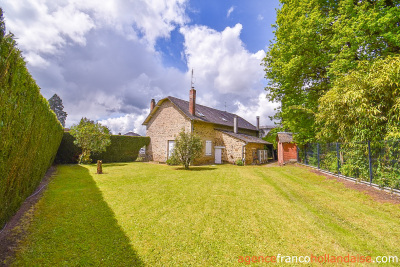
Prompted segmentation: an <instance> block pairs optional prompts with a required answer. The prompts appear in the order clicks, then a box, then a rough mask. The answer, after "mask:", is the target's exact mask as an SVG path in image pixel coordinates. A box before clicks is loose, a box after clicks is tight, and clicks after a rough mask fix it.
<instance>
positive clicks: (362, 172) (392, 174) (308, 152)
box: [297, 140, 400, 189]
mask: <svg viewBox="0 0 400 267" xmlns="http://www.w3.org/2000/svg"><path fill="white" fill-rule="evenodd" d="M297 159H298V161H299V162H300V163H303V164H305V165H309V166H313V167H315V168H318V169H322V170H325V171H329V172H331V173H335V174H341V175H344V176H347V177H352V178H355V179H357V180H360V181H366V182H370V183H374V184H377V185H379V186H381V187H390V188H394V189H400V140H390V141H379V142H369V141H366V142H352V143H326V144H320V143H312V144H307V145H305V146H304V147H303V148H299V147H298V149H297Z"/></svg>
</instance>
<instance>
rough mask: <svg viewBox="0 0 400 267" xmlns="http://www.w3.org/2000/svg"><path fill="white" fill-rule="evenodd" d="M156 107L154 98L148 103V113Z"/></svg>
mask: <svg viewBox="0 0 400 267" xmlns="http://www.w3.org/2000/svg"><path fill="white" fill-rule="evenodd" d="M155 106H156V101H155V100H154V98H153V99H152V100H151V101H150V112H152V111H153V109H154V107H155Z"/></svg>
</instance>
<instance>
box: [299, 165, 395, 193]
mask: <svg viewBox="0 0 400 267" xmlns="http://www.w3.org/2000/svg"><path fill="white" fill-rule="evenodd" d="M297 164H299V165H302V166H306V167H309V168H312V169H315V170H318V171H320V172H322V173H325V174H329V175H331V176H333V177H338V178H342V179H345V180H349V181H352V182H355V183H360V184H365V185H369V186H371V187H373V188H375V189H379V190H383V191H385V192H388V193H393V194H396V195H399V196H400V190H398V189H394V188H390V187H386V186H385V187H383V188H382V187H380V186H379V185H377V184H374V183H370V182H366V181H362V180H360V181H357V179H356V178H353V177H348V176H345V175H342V174H336V173H333V172H330V171H326V170H323V169H319V168H318V167H314V166H311V165H307V164H304V163H300V162H297Z"/></svg>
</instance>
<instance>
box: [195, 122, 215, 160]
mask: <svg viewBox="0 0 400 267" xmlns="http://www.w3.org/2000/svg"><path fill="white" fill-rule="evenodd" d="M193 132H194V133H195V134H197V135H198V136H199V137H200V138H201V140H202V143H203V151H202V152H201V157H200V158H198V159H196V161H195V162H194V164H195V165H202V164H213V163H214V162H215V149H214V147H215V146H216V142H215V141H216V140H215V138H216V131H215V129H214V125H213V124H210V123H204V122H200V121H193ZM206 141H211V142H212V145H211V155H206Z"/></svg>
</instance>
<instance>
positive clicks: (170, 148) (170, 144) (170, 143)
mask: <svg viewBox="0 0 400 267" xmlns="http://www.w3.org/2000/svg"><path fill="white" fill-rule="evenodd" d="M174 147H175V141H171V140H169V141H168V155H167V156H168V157H167V158H170V157H171V156H172V153H173V152H174Z"/></svg>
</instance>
